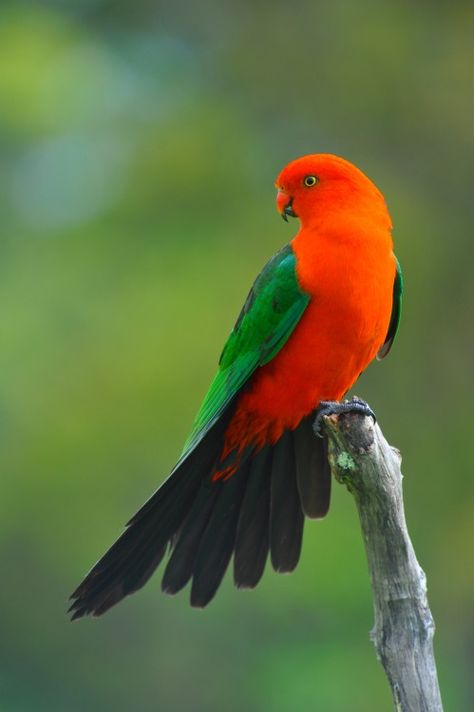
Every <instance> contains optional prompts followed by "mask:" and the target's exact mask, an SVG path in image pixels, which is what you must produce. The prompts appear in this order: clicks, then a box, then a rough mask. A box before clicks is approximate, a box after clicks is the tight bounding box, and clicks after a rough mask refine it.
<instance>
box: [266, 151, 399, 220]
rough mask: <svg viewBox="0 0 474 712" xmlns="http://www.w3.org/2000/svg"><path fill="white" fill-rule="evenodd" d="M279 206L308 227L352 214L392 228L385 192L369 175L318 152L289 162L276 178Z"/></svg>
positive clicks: (286, 213) (350, 164)
mask: <svg viewBox="0 0 474 712" xmlns="http://www.w3.org/2000/svg"><path fill="white" fill-rule="evenodd" d="M275 186H276V188H277V189H278V195H277V209H278V212H279V213H280V215H281V216H282V217H283V218H284V220H287V219H288V218H287V216H288V215H289V216H291V217H298V218H300V220H301V222H302V224H303V225H304V226H306V227H310V226H311V225H318V224H321V223H322V222H326V221H327V220H333V219H337V218H338V217H339V218H341V217H344V219H346V218H347V216H348V215H351V216H354V217H356V216H360V217H362V216H363V217H364V219H367V218H368V217H369V216H372V217H373V218H374V219H376V220H377V222H378V224H380V223H381V222H382V223H383V224H384V226H386V227H388V228H389V229H390V227H391V221H390V216H389V214H388V211H387V207H386V205H385V200H384V197H383V195H382V193H381V192H380V191H379V190H378V188H377V187H376V186H375V185H374V184H373V183H372V181H371V180H369V178H367V176H366V175H364V174H363V173H362V171H360V170H359V169H358V168H356V166H354V165H353V164H352V163H349V161H346V160H345V159H344V158H340V157H339V156H333V155H331V154H329V153H315V154H311V155H308V156H303V157H302V158H297V159H296V160H295V161H292V162H291V163H289V164H288V165H287V166H286V167H285V168H284V169H283V170H282V171H281V173H280V175H279V176H278V178H277V179H276V182H275Z"/></svg>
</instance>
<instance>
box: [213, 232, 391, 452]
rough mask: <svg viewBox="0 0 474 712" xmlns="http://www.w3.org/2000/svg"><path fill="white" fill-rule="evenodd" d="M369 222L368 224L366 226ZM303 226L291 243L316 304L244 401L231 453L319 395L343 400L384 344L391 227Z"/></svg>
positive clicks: (292, 420) (277, 431)
mask: <svg viewBox="0 0 474 712" xmlns="http://www.w3.org/2000/svg"><path fill="white" fill-rule="evenodd" d="M362 227H365V226H362ZM313 233H314V234H311V231H309V230H308V229H306V230H301V231H300V232H299V233H298V235H297V236H296V237H295V239H294V240H293V241H292V247H293V250H294V252H295V255H296V258H297V267H296V272H297V278H298V283H299V285H300V288H301V289H302V290H303V291H305V292H306V293H308V294H309V295H310V296H311V300H310V303H309V304H308V307H307V308H306V310H305V312H304V314H303V316H302V317H301V319H300V321H299V322H298V324H297V325H296V327H295V329H294V331H293V333H292V334H291V336H290V338H289V339H288V341H287V342H286V344H285V345H284V346H283V347H282V349H281V350H280V351H279V353H278V354H277V355H276V356H275V357H274V358H273V359H272V361H270V362H269V363H268V364H266V365H265V366H263V367H261V368H259V369H258V370H257V371H256V372H255V373H254V375H253V376H252V379H251V381H250V384H249V388H248V390H246V391H245V392H244V393H243V394H242V396H241V397H240V399H239V403H238V406H237V410H236V413H235V415H234V417H233V419H232V422H231V424H230V426H229V429H228V433H227V437H226V448H225V450H226V451H229V450H230V449H232V448H233V447H239V449H240V448H242V447H243V446H245V445H246V444H247V443H249V442H256V443H257V444H259V445H263V444H265V443H266V442H272V443H274V442H276V440H278V438H279V437H280V436H281V434H282V432H283V431H284V430H285V429H287V428H290V429H293V428H295V427H296V426H297V425H298V423H299V422H300V420H301V419H302V418H303V417H304V416H305V415H308V414H309V413H310V412H312V411H313V410H314V409H315V408H316V407H317V406H318V404H319V402H320V401H321V400H340V399H341V398H342V397H343V396H344V394H345V393H346V391H347V390H349V388H350V387H351V386H352V385H353V384H354V383H355V381H356V380H357V378H358V377H359V375H360V373H361V372H362V371H363V370H364V369H365V368H366V367H367V365H368V364H369V363H370V361H372V360H373V359H374V358H375V356H376V354H377V351H378V350H379V349H380V347H381V346H382V344H383V343H384V340H385V337H386V334H387V330H388V325H389V322H390V316H391V311H392V298H393V283H394V279H395V273H396V263H395V258H394V255H393V253H392V239H391V235H390V232H389V230H386V229H383V230H379V232H378V234H377V231H376V230H375V234H374V229H372V230H371V231H370V232H369V233H367V231H366V229H365V230H364V229H357V227H356V228H355V229H354V230H353V231H352V232H349V231H348V232H347V234H346V236H345V237H344V239H341V236H340V235H337V236H336V235H334V234H332V233H331V231H326V232H322V233H318V232H317V231H313Z"/></svg>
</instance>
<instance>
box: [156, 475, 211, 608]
mask: <svg viewBox="0 0 474 712" xmlns="http://www.w3.org/2000/svg"><path fill="white" fill-rule="evenodd" d="M223 484H224V483H223V482H222V481H219V482H211V480H210V477H209V479H206V481H205V482H204V483H203V484H202V485H201V489H200V490H199V492H198V495H197V497H196V499H195V500H194V504H193V506H192V507H191V509H190V511H189V514H188V516H187V518H186V521H185V523H184V526H183V529H182V531H181V533H180V534H179V536H178V538H177V542H176V544H175V547H174V549H173V553H172V555H171V558H170V560H169V561H168V564H167V566H166V569H165V573H164V575H163V580H162V582H161V588H162V590H163V591H164V592H165V593H171V594H174V593H177V592H178V591H180V590H181V589H182V588H183V587H184V586H186V584H187V583H188V581H189V579H190V578H191V576H192V575H193V568H194V562H195V559H196V555H197V552H198V549H199V542H200V541H201V536H202V534H203V532H204V530H205V528H206V526H207V524H208V521H209V518H210V516H211V514H212V510H213V507H214V504H215V502H216V500H217V497H218V495H219V493H220V490H221V487H222V486H223Z"/></svg>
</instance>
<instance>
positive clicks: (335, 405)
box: [313, 396, 377, 438]
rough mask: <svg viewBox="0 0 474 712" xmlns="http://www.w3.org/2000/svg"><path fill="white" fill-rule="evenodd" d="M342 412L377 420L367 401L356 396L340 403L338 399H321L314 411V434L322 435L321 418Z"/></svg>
mask: <svg viewBox="0 0 474 712" xmlns="http://www.w3.org/2000/svg"><path fill="white" fill-rule="evenodd" d="M343 413H359V414H360V415H366V416H369V417H370V418H373V421H374V423H376V422H377V418H376V417H375V413H374V411H373V410H372V408H370V407H369V406H368V405H367V403H366V402H365V401H363V400H361V399H360V398H357V396H354V397H353V398H351V400H349V401H344V402H343V403H340V402H339V401H321V402H320V404H319V406H318V409H317V411H316V418H315V420H314V423H313V430H314V434H315V435H317V436H318V438H322V437H323V433H322V425H323V418H324V417H326V416H328V415H342V414H343Z"/></svg>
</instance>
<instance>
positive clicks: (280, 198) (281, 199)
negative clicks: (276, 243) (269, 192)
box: [276, 190, 298, 222]
mask: <svg viewBox="0 0 474 712" xmlns="http://www.w3.org/2000/svg"><path fill="white" fill-rule="evenodd" d="M276 203H277V210H278V212H279V213H280V215H281V216H282V218H283V220H285V222H288V215H289V216H290V218H296V217H298V216H297V215H296V213H295V211H294V210H293V198H292V197H291V196H289V195H288V193H285V192H284V191H283V190H279V191H278V194H277V200H276Z"/></svg>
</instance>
